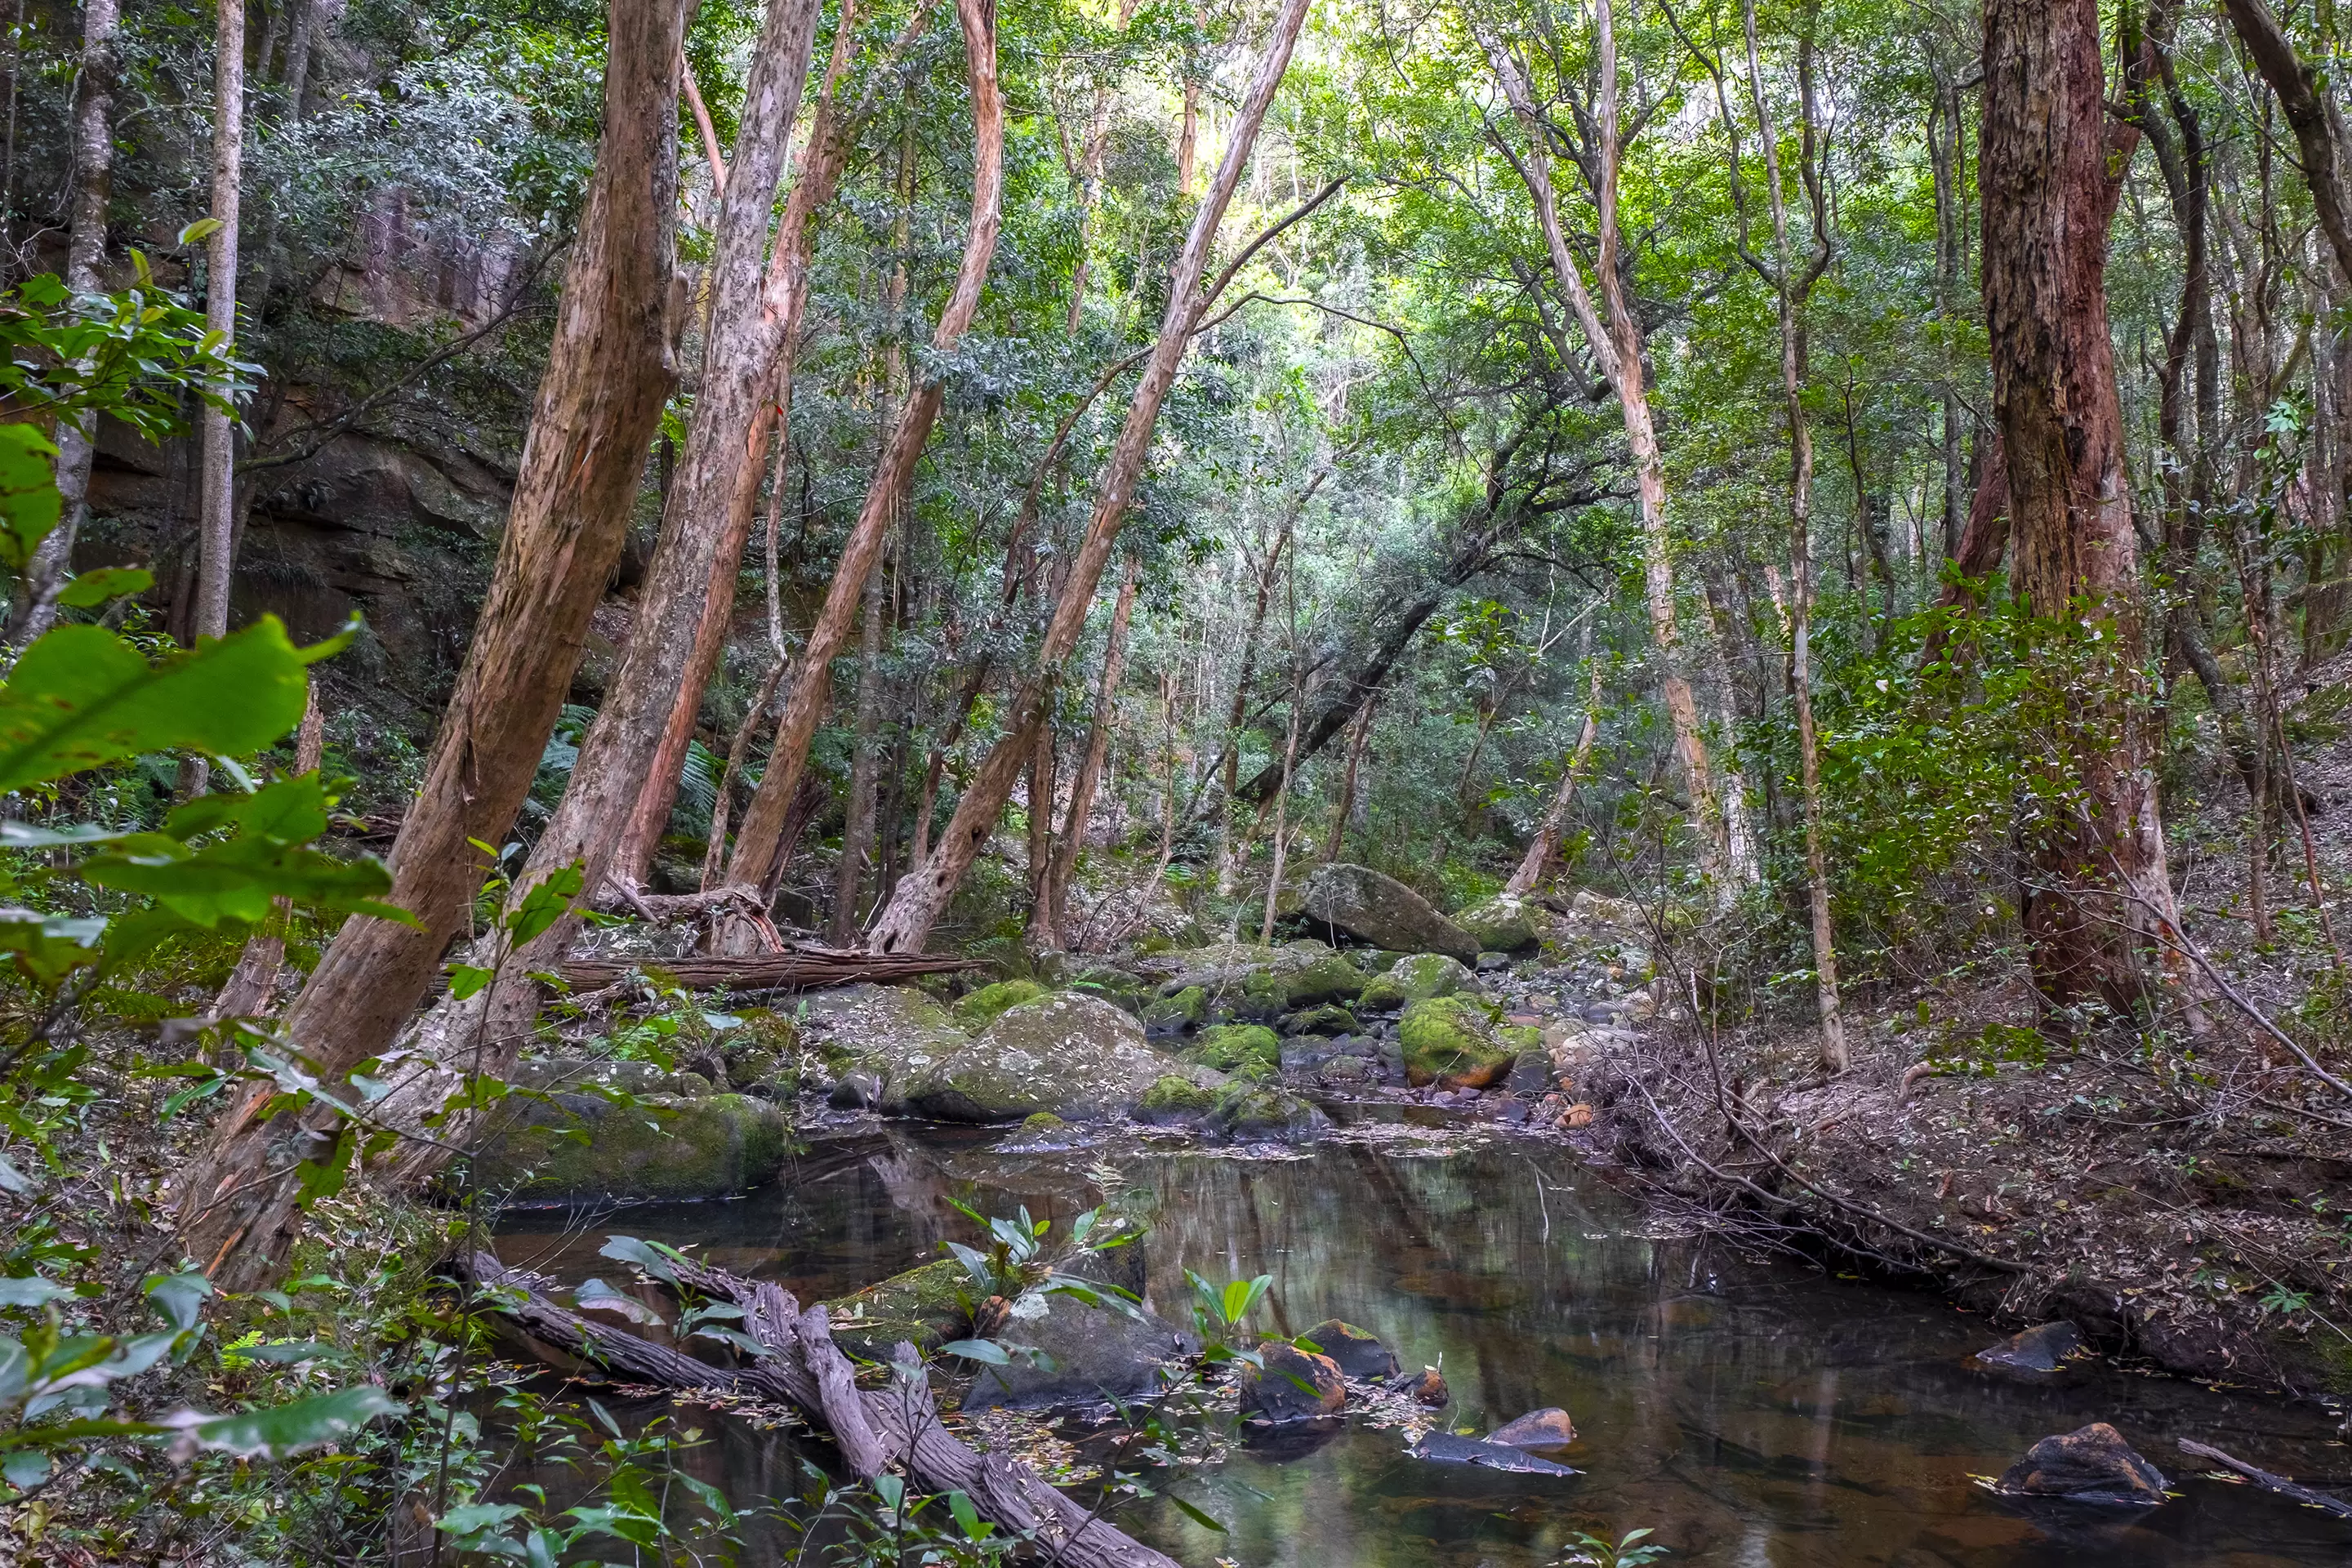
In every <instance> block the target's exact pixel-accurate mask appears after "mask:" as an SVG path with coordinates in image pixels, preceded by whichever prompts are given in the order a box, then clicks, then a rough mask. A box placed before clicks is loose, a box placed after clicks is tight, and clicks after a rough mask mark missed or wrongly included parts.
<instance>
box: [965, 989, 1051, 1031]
mask: <svg viewBox="0 0 2352 1568" xmlns="http://www.w3.org/2000/svg"><path fill="white" fill-rule="evenodd" d="M1044 994H1045V987H1044V986H1043V985H1040V984H1037V983H1036V982H1035V981H1034V980H1000V981H998V982H997V983H996V984H993V985H983V986H982V987H981V988H980V989H979V990H977V991H975V992H973V993H972V994H971V995H969V996H966V997H964V998H963V999H962V1000H961V1001H960V1002H958V1003H957V1004H956V1005H955V1021H956V1022H957V1023H958V1024H960V1025H961V1026H963V1027H965V1028H967V1029H971V1030H975V1031H977V1030H981V1029H985V1028H986V1027H988V1026H990V1025H991V1024H993V1023H994V1022H996V1020H997V1019H998V1018H999V1017H1001V1016H1003V1015H1004V1014H1005V1013H1007V1012H1009V1011H1011V1010H1012V1009H1013V1008H1015V1007H1018V1006H1020V1005H1022V1004H1023V1003H1024V1002H1034V1001H1035V1000H1037V998H1038V997H1040V996H1043V995H1044Z"/></svg>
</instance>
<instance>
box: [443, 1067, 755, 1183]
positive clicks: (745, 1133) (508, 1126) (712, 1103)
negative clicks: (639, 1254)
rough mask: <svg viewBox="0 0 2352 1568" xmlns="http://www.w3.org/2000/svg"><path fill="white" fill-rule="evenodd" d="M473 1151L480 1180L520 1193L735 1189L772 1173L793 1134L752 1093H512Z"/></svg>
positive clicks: (476, 1173) (475, 1177) (475, 1167)
mask: <svg viewBox="0 0 2352 1568" xmlns="http://www.w3.org/2000/svg"><path fill="white" fill-rule="evenodd" d="M505 1103H506V1115H505V1119H504V1120H502V1121H500V1122H499V1123H498V1124H496V1125H494V1126H493V1128H492V1130H491V1131H490V1132H489V1134H488V1137H487V1138H486V1139H485V1140H484V1142H483V1144H482V1147H481V1148H480V1150H479V1151H478V1152H477V1153H476V1154H475V1156H474V1180H475V1182H476V1184H478V1185H479V1186H482V1187H485V1188H488V1189H492V1190H499V1189H511V1191H512V1192H513V1194H514V1195H515V1196H516V1197H518V1198H522V1199H527V1200H538V1201H542V1202H551V1203H553V1202H564V1203H577V1202H585V1201H590V1200H598V1199H614V1198H618V1199H690V1198H723V1197H731V1196H733V1195H734V1194H737V1193H741V1192H748V1191H750V1190H751V1188H753V1187H757V1186H762V1185H764V1184H767V1183H768V1182H770V1181H772V1180H773V1179H774V1177H775V1174H776V1173H777V1171H778V1170H780V1169H782V1165H783V1163H784V1154H785V1152H786V1150H787V1149H788V1147H789V1145H790V1142H791V1140H790V1136H789V1132H788V1130H787V1129H786V1127H785V1125H784V1119H783V1118H782V1116H781V1115H779V1114H778V1113H777V1111H776V1108H775V1107H774V1106H772V1105H770V1104H768V1103H767V1102H766V1101H765V1100H753V1099H751V1097H750V1096H748V1095H740V1094H711V1095H701V1096H697V1097H693V1098H686V1097H681V1096H675V1095H649V1096H645V1097H642V1098H640V1099H638V1100H636V1101H635V1103H634V1104H629V1105H616V1104H614V1102H613V1101H612V1100H609V1099H607V1098H605V1097H604V1096H603V1095H601V1094H576V1093H566V1092H557V1093H554V1094H551V1095H550V1096H548V1097H547V1098H546V1099H545V1100H536V1099H533V1100H522V1099H510V1100H508V1101H506V1102H505Z"/></svg>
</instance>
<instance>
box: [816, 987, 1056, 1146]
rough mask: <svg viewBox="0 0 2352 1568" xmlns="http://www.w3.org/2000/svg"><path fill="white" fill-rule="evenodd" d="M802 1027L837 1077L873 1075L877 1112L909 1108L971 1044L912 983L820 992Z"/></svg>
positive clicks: (826, 1067) (842, 988)
mask: <svg viewBox="0 0 2352 1568" xmlns="http://www.w3.org/2000/svg"><path fill="white" fill-rule="evenodd" d="M802 1024H803V1030H804V1034H805V1037H806V1039H807V1040H808V1042H809V1044H810V1045H811V1047H814V1050H815V1051H816V1053H817V1054H818V1056H819V1058H820V1059H821V1060H822V1061H823V1063H824V1068H825V1069H826V1071H828V1072H829V1073H831V1074H832V1076H833V1077H834V1078H835V1079H843V1078H846V1077H847V1076H848V1075H849V1074H850V1073H852V1072H864V1073H866V1074H868V1075H869V1076H870V1077H871V1078H872V1079H873V1080H874V1082H875V1083H876V1085H877V1086H878V1092H877V1094H876V1096H875V1097H874V1099H873V1101H872V1105H873V1108H874V1109H875V1110H880V1111H883V1112H885V1113H886V1114H891V1115H896V1114H898V1113H900V1112H903V1111H904V1110H906V1109H907V1096H908V1092H909V1091H910V1090H911V1089H913V1088H914V1086H915V1085H917V1084H919V1083H920V1082H922V1081H923V1080H924V1079H928V1078H929V1076H930V1074H931V1072H932V1070H933V1069H934V1068H937V1067H938V1066H939V1065H940V1063H941V1062H944V1061H946V1060H947V1059H948V1058H950V1057H953V1056H955V1055H956V1054H957V1053H958V1052H960V1051H961V1050H963V1049H964V1048H965V1047H968V1046H970V1045H971V1036H970V1035H969V1034H967V1033H965V1032H964V1031H963V1030H962V1029H961V1028H959V1027H957V1026H956V1021H955V1019H954V1017H953V1016H950V1013H949V1012H948V1010H947V1009H946V1008H945V1007H943V1006H941V1005H940V1004H939V1002H938V1001H937V1000H935V999H934V998H932V997H929V996H927V995H925V994H923V993H922V992H920V991H918V990H916V989H914V988H913V987H912V986H908V985H870V984H860V985H846V986H843V987H841V988H840V989H838V990H834V991H820V992H818V993H817V994H814V995H813V996H811V997H810V998H809V999H808V1001H807V1003H806V1004H805V1007H804V1010H803V1015H802ZM1025 1114H1026V1112H1024V1115H1025Z"/></svg>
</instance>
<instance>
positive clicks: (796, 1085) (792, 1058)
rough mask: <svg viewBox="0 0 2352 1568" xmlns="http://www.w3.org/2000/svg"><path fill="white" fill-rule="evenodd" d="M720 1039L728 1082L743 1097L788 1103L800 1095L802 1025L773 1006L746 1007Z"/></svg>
mask: <svg viewBox="0 0 2352 1568" xmlns="http://www.w3.org/2000/svg"><path fill="white" fill-rule="evenodd" d="M735 1019H736V1023H735V1026H734V1027H733V1028H731V1029H729V1030H726V1031H724V1032H723V1033H721V1034H720V1035H719V1058H720V1060H722V1061H723V1062H724V1063H725V1064H726V1067H727V1082H728V1086H729V1087H730V1088H731V1089H741V1090H742V1091H743V1092H744V1093H746V1094H759V1095H773V1096H776V1097H778V1098H781V1099H785V1100H789V1099H791V1098H793V1096H794V1095H796V1094H798V1093H799V1092H800V1056H801V1026H800V1025H799V1024H798V1023H796V1022H794V1021H793V1019H792V1018H791V1017H790V1016H788V1015H786V1014H782V1013H779V1012H777V1011H776V1010H775V1009H774V1008H772V1007H746V1008H743V1009H742V1010H741V1011H740V1012H739V1013H737V1014H736V1015H735Z"/></svg>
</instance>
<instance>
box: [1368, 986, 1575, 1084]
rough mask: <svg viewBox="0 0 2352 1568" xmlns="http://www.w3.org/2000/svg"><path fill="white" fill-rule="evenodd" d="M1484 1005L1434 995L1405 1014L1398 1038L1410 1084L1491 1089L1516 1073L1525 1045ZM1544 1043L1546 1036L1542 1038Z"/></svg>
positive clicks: (1461, 997) (1398, 1031)
mask: <svg viewBox="0 0 2352 1568" xmlns="http://www.w3.org/2000/svg"><path fill="white" fill-rule="evenodd" d="M1511 1028H1512V1026H1497V1025H1496V1022H1495V1016H1494V1014H1493V1013H1492V1012H1491V1011H1490V1010H1489V1009H1488V1008H1487V1006H1486V1004H1485V1003H1483V1002H1478V1001H1475V1000H1473V999H1472V998H1470V997H1467V996H1432V997H1430V998H1428V999H1427V1000H1426V1001H1422V1002H1415V1003H1414V1004H1413V1005H1411V1006H1410V1007H1407V1008H1406V1009H1405V1010H1404V1016H1403V1017H1402V1019H1401V1020H1399V1021H1398V1024H1397V1038H1398V1040H1399V1041H1400V1042H1401V1043H1402V1045H1403V1047H1404V1074H1405V1081H1406V1082H1407V1083H1410V1084H1412V1086H1413V1087H1414V1088H1416V1089H1419V1088H1421V1087H1423V1085H1426V1084H1431V1083H1434V1084H1436V1085H1437V1086H1438V1087H1440V1088H1441V1089H1485V1088H1486V1087H1487V1086H1488V1085H1489V1084H1494V1083H1499V1082H1501V1081H1502V1079H1503V1077H1504V1075H1506V1074H1507V1073H1508V1072H1509V1071H1510V1070H1511V1063H1512V1061H1513V1059H1514V1058H1517V1055H1518V1054H1519V1051H1520V1049H1521V1048H1522V1047H1523V1042H1520V1041H1516V1040H1511V1039H1508V1038H1507V1037H1506V1030H1508V1029H1511ZM1540 1038H1541V1037H1540V1036H1538V1039H1540Z"/></svg>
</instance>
